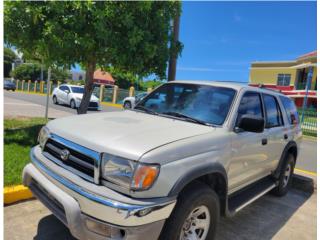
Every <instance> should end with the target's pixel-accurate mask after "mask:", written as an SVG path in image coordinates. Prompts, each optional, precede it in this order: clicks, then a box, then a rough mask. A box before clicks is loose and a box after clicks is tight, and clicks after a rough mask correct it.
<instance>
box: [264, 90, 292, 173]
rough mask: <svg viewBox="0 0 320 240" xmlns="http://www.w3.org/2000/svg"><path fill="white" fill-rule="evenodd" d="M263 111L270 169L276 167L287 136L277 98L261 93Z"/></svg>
mask: <svg viewBox="0 0 320 240" xmlns="http://www.w3.org/2000/svg"><path fill="white" fill-rule="evenodd" d="M262 99H263V105H264V111H265V120H266V123H265V131H264V132H265V134H266V137H267V141H268V142H267V148H268V166H266V167H267V168H268V169H269V170H270V171H273V170H274V169H276V167H277V166H278V163H279V159H280V156H281V154H282V152H283V149H284V147H285V145H286V143H287V142H288V139H289V136H288V133H287V130H286V129H285V126H284V120H283V115H282V112H281V108H280V104H279V101H278V98H277V97H276V96H274V95H271V94H265V93H263V94H262Z"/></svg>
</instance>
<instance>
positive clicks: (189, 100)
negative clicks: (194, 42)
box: [135, 83, 236, 125]
mask: <svg viewBox="0 0 320 240" xmlns="http://www.w3.org/2000/svg"><path fill="white" fill-rule="evenodd" d="M235 92H236V91H235V90H234V89H231V88H225V87H215V86H209V85H198V84H184V83H183V84H182V83H170V84H164V85H162V86H160V87H159V88H157V89H156V90H155V91H153V92H152V93H151V94H149V95H148V96H147V97H145V98H144V99H143V100H141V102H139V104H137V106H136V107H135V109H138V110H139V109H140V110H145V112H148V113H154V114H163V115H171V116H175V117H178V118H181V119H186V118H188V119H189V120H190V119H193V120H199V121H202V122H205V123H209V124H213V125H222V124H223V123H224V121H225V119H226V117H227V114H228V112H229V109H230V106H231V104H232V101H233V98H234V95H235Z"/></svg>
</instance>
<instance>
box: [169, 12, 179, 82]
mask: <svg viewBox="0 0 320 240" xmlns="http://www.w3.org/2000/svg"><path fill="white" fill-rule="evenodd" d="M179 29H180V14H179V15H177V16H176V17H175V18H174V20H173V41H172V42H171V46H170V47H171V48H172V47H173V46H176V44H177V42H178V41H179ZM176 71H177V54H176V53H174V54H173V53H172V52H171V54H170V59H169V67H168V82H170V81H174V80H175V79H176Z"/></svg>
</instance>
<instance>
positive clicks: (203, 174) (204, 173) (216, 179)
mask: <svg viewBox="0 0 320 240" xmlns="http://www.w3.org/2000/svg"><path fill="white" fill-rule="evenodd" d="M196 181H198V182H202V183H204V184H206V185H207V186H209V187H210V188H211V189H212V190H214V191H215V192H216V194H217V195H218V197H219V200H220V210H221V214H222V215H224V214H225V211H226V207H227V203H226V202H227V192H228V178H227V173H226V170H225V168H224V167H223V166H222V164H220V163H213V164H207V165H204V166H201V167H197V168H194V169H193V170H192V171H190V172H188V173H185V174H184V175H183V176H181V177H180V178H179V179H178V181H177V182H176V183H175V184H174V186H173V187H172V189H171V191H170V192H169V196H179V194H180V193H181V192H182V191H183V190H184V189H185V188H186V187H188V186H189V185H191V184H193V183H194V182H196Z"/></svg>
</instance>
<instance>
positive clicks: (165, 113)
mask: <svg viewBox="0 0 320 240" xmlns="http://www.w3.org/2000/svg"><path fill="white" fill-rule="evenodd" d="M162 114H164V115H170V116H174V117H178V118H183V119H184V120H186V121H190V122H194V123H199V124H202V125H206V126H211V127H214V126H215V125H214V124H211V123H207V122H205V121H202V120H199V119H196V118H193V117H190V116H188V115H185V114H183V113H178V112H163V113H162Z"/></svg>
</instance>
